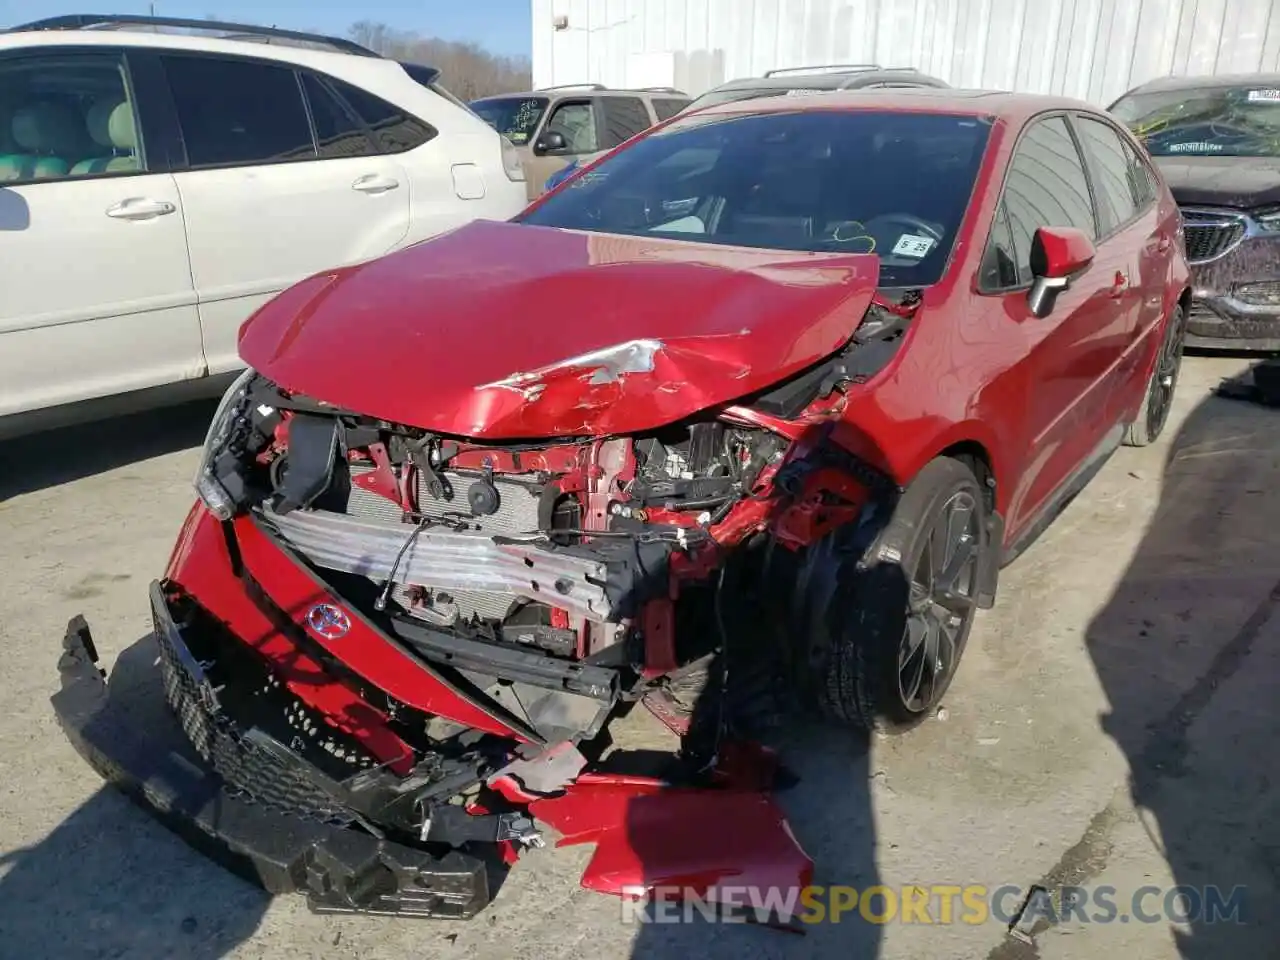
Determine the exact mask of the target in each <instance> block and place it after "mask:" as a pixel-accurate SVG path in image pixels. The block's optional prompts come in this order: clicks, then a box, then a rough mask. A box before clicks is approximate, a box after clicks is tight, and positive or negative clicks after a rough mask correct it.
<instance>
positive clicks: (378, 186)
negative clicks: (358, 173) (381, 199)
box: [351, 173, 400, 193]
mask: <svg viewBox="0 0 1280 960" xmlns="http://www.w3.org/2000/svg"><path fill="white" fill-rule="evenodd" d="M398 186H400V181H399V180H394V179H392V178H391V177H384V176H382V175H381V174H377V173H371V174H369V175H368V176H365V177H360V178H359V179H358V180H356V182H355V183H353V184H352V185H351V189H352V190H359V191H360V192H361V193H386V192H387V191H388V190H394V189H396V188H397V187H398Z"/></svg>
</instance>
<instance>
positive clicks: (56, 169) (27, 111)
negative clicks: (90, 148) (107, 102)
mask: <svg viewBox="0 0 1280 960" xmlns="http://www.w3.org/2000/svg"><path fill="white" fill-rule="evenodd" d="M79 128H80V124H79V122H78V119H77V117H76V115H75V113H74V112H73V111H72V110H71V109H70V108H68V107H66V106H63V105H62V104H60V103H55V102H53V101H45V102H43V103H36V104H32V105H30V106H26V107H20V108H19V109H18V110H17V111H15V112H14V115H13V121H12V123H11V124H10V131H11V133H12V134H13V139H14V142H15V143H16V144H17V145H18V148H19V149H20V150H22V151H24V152H23V153H18V154H10V155H9V158H8V159H9V161H10V166H11V169H9V170H6V171H3V172H0V176H6V179H11V180H43V179H48V178H50V177H65V176H66V175H67V171H68V170H70V169H71V164H70V163H69V162H68V161H67V155H68V154H70V155H75V154H76V153H78V152H79V144H80V140H81V137H80V134H79Z"/></svg>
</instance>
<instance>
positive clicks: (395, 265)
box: [240, 221, 879, 440]
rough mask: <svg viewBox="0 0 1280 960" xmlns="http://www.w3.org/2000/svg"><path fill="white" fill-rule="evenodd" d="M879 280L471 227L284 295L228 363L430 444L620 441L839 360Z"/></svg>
mask: <svg viewBox="0 0 1280 960" xmlns="http://www.w3.org/2000/svg"><path fill="white" fill-rule="evenodd" d="M878 273H879V264H878V260H877V258H876V257H874V256H870V255H865V254H858V255H839V254H811V253H792V252H779V251H764V250H744V249H741V248H736V247H725V246H720V245H716V244H705V243H696V242H689V241H684V240H666V239H661V240H659V239H652V238H647V237H623V236H616V235H611V234H593V233H584V232H578V231H569V230H559V229H553V228H548V227H533V226H526V225H520V224H513V223H494V222H488V221H477V222H475V223H472V224H470V225H468V226H465V227H462V228H461V229H458V230H456V231H453V232H452V233H449V234H446V235H444V236H441V237H438V238H436V239H434V240H431V241H427V242H425V243H421V244H417V245H415V246H413V247H410V248H408V249H406V250H403V251H400V252H398V253H395V254H392V255H390V256H387V257H383V258H381V259H379V260H374V261H371V262H369V263H366V264H362V265H358V266H354V267H347V268H342V269H337V270H333V271H329V272H326V273H323V274H320V275H317V276H314V277H311V278H309V279H307V280H304V281H303V282H301V283H299V284H297V285H296V286H294V287H292V288H290V289H288V290H286V291H285V292H284V293H282V294H280V295H279V296H278V297H276V298H275V299H274V300H272V301H271V302H270V303H268V304H267V305H266V306H264V307H263V308H262V309H261V310H259V311H258V313H257V314H255V315H254V317H252V318H251V319H250V320H249V321H248V322H247V323H246V324H245V325H244V327H243V328H242V329H241V331H240V355H241V357H242V358H243V359H244V361H245V362H246V363H248V364H249V365H250V366H251V367H254V368H255V369H257V370H258V371H259V372H261V373H262V374H264V375H265V376H267V377H270V378H271V379H272V380H274V381H275V382H276V383H278V384H280V385H281V386H282V387H284V388H286V389H288V390H290V391H293V392H297V393H302V394H305V395H307V396H309V397H312V398H314V399H317V400H322V401H325V402H327V403H330V404H333V405H334V406H337V407H341V408H345V409H349V410H355V411H359V412H361V413H365V414H368V415H371V416H375V417H379V418H382V419H384V420H389V421H392V422H396V423H403V424H407V425H410V426H416V427H421V428H423V429H426V430H432V431H436V432H440V433H446V434H454V435H457V436H467V437H474V438H477V439H488V440H502V439H517V438H520V439H532V438H545V437H564V436H585V435H603V434H621V433H633V432H637V431H642V430H647V429H652V428H655V427H658V426H662V425H664V424H667V423H671V422H673V421H675V420H679V419H681V418H683V417H686V416H689V415H692V414H694V413H697V412H698V411H700V410H703V409H705V408H707V407H711V406H716V405H718V404H722V403H728V402H731V401H733V400H736V399H739V398H741V397H744V396H747V395H749V394H752V393H756V392H758V391H760V390H763V389H765V388H767V387H769V386H772V385H774V384H776V383H778V382H779V381H782V380H784V379H786V378H787V377H789V376H791V375H793V374H795V373H797V372H798V371H800V370H802V369H804V368H806V367H808V366H810V365H812V364H813V363H816V362H817V361H819V360H821V359H822V358H823V357H826V356H828V355H830V354H831V353H833V352H835V351H836V350H837V349H839V348H840V346H842V345H843V344H844V343H845V342H846V341H847V340H848V338H849V337H850V336H851V334H852V333H853V331H854V329H855V328H856V327H857V325H858V323H859V322H860V320H861V318H862V315H863V314H864V312H865V311H866V309H867V307H868V305H869V304H870V302H871V298H872V296H873V294H874V293H875V289H876V283H877V277H878Z"/></svg>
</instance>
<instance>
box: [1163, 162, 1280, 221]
mask: <svg viewBox="0 0 1280 960" xmlns="http://www.w3.org/2000/svg"><path fill="white" fill-rule="evenodd" d="M1155 161H1156V165H1157V166H1159V168H1160V173H1161V174H1162V175H1163V176H1164V179H1165V182H1166V183H1168V184H1169V191H1170V192H1171V193H1172V194H1173V198H1174V199H1175V200H1176V201H1178V203H1182V204H1190V205H1196V204H1203V205H1205V206H1223V207H1243V208H1249V207H1261V206H1266V205H1267V204H1272V203H1277V202H1280V159H1276V158H1271V157H1156V158H1155Z"/></svg>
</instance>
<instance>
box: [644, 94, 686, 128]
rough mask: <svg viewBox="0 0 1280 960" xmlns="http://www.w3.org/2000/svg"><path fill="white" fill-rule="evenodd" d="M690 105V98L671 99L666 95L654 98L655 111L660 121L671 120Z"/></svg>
mask: <svg viewBox="0 0 1280 960" xmlns="http://www.w3.org/2000/svg"><path fill="white" fill-rule="evenodd" d="M688 105H689V101H688V100H669V99H667V98H665V97H654V98H653V112H654V115H655V116H656V117H657V118H658V122H659V123H661V122H662V121H663V120H670V119H671V118H672V117H674V116H675V115H676V114H677V113H679V112H680V111H681V110H683V109H684V108H685V107H687V106H688Z"/></svg>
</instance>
